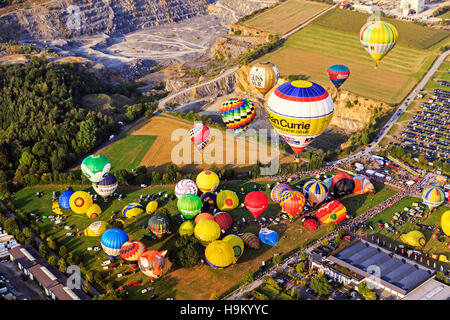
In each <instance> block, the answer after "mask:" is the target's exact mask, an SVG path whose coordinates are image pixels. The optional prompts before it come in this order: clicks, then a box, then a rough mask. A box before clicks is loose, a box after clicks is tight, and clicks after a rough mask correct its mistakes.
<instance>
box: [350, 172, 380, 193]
mask: <svg viewBox="0 0 450 320" xmlns="http://www.w3.org/2000/svg"><path fill="white" fill-rule="evenodd" d="M353 181H354V182H355V188H354V189H353V193H356V194H365V193H375V187H374V185H373V184H372V182H370V180H369V178H367V177H366V176H363V175H361V174H358V175H357V176H355V177H353Z"/></svg>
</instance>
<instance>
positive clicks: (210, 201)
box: [200, 192, 217, 210]
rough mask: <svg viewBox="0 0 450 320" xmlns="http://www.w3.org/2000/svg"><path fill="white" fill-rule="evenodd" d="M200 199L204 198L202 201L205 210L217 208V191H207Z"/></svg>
mask: <svg viewBox="0 0 450 320" xmlns="http://www.w3.org/2000/svg"><path fill="white" fill-rule="evenodd" d="M200 199H201V200H202V203H203V207H202V209H203V210H212V209H214V208H215V206H216V199H217V196H216V194H215V193H212V192H206V193H204V194H202V195H201V197H200Z"/></svg>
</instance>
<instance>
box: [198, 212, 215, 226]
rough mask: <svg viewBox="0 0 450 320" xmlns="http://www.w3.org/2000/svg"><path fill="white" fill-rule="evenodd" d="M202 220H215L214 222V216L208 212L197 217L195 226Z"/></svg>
mask: <svg viewBox="0 0 450 320" xmlns="http://www.w3.org/2000/svg"><path fill="white" fill-rule="evenodd" d="M202 220H213V221H214V216H213V215H212V214H211V213H208V212H203V213H200V214H198V215H197V216H196V217H195V219H194V224H197V223H199V222H200V221H202Z"/></svg>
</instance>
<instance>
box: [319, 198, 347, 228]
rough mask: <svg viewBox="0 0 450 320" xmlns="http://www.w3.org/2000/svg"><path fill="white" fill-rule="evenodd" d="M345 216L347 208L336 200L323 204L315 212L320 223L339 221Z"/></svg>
mask: <svg viewBox="0 0 450 320" xmlns="http://www.w3.org/2000/svg"><path fill="white" fill-rule="evenodd" d="M347 217H348V216H347V209H346V208H345V207H344V205H343V204H342V203H340V202H339V201H337V200H333V201H331V202H328V203H326V204H324V205H323V206H321V207H320V209H319V210H317V212H316V218H317V219H319V221H320V222H321V223H331V222H333V223H339V222H341V221H342V220H344V219H345V218H347Z"/></svg>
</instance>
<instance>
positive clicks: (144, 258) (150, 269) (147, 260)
mask: <svg viewBox="0 0 450 320" xmlns="http://www.w3.org/2000/svg"><path fill="white" fill-rule="evenodd" d="M166 254H167V250H164V251H161V252H158V251H154V250H149V251H145V252H144V253H143V254H141V256H140V257H139V260H138V265H139V269H140V270H141V271H142V273H143V274H145V275H146V276H147V277H149V278H150V279H157V278H160V277H161V276H162V275H163V271H164V266H165V263H166V258H165V256H166Z"/></svg>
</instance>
